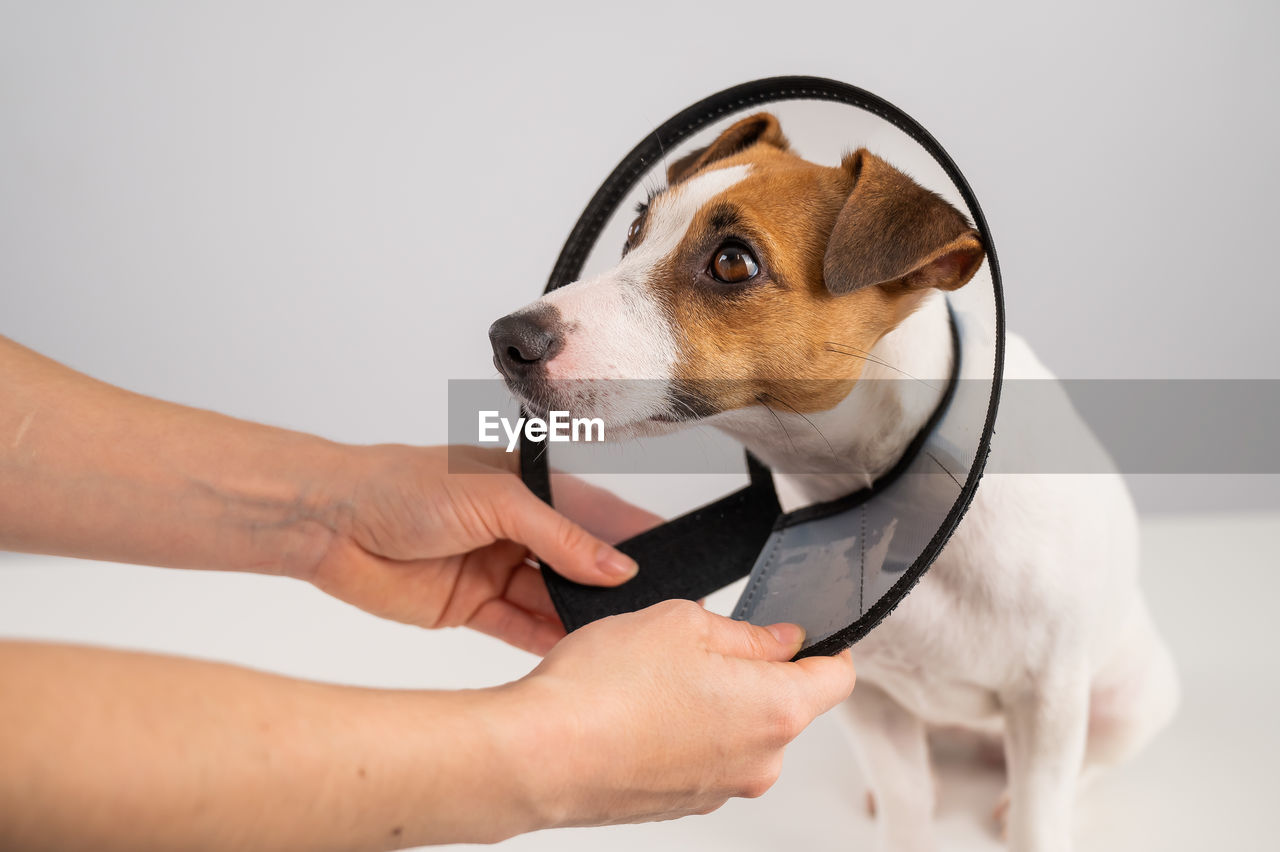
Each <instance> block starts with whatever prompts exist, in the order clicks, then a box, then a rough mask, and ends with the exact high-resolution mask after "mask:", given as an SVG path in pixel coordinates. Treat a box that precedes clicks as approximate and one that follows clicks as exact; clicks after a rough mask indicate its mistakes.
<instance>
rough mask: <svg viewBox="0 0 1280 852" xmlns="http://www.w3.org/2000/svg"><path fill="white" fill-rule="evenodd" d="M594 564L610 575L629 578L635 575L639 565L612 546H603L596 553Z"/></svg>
mask: <svg viewBox="0 0 1280 852" xmlns="http://www.w3.org/2000/svg"><path fill="white" fill-rule="evenodd" d="M596 565H598V566H600V570H601V571H602V572H603V573H605V574H608V575H609V576H610V577H617V578H619V579H626V580H629V579H631V578H632V577H634V576H635V575H636V571H638V570H639V568H640V566H638V565H636V561H635V560H634V559H632V558H631V557H630V556H626V555H625V554H622V553H619V552H618V551H616V550H614V549H613V548H612V547H608V546H604V547H601V548H600V551H599V553H597V554H596Z"/></svg>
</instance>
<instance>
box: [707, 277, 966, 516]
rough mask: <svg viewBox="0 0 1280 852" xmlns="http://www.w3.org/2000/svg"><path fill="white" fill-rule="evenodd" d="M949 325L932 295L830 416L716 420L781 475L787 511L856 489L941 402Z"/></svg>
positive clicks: (779, 413) (776, 414) (751, 413)
mask: <svg viewBox="0 0 1280 852" xmlns="http://www.w3.org/2000/svg"><path fill="white" fill-rule="evenodd" d="M949 322H950V320H949V318H948V312H947V305H946V300H945V298H944V297H943V295H942V294H941V293H939V292H936V291H934V292H931V293H930V294H929V296H928V297H926V299H925V300H924V301H923V302H922V303H921V305H920V306H919V307H918V308H917V309H916V310H915V311H914V312H913V313H912V314H911V315H910V316H908V317H907V318H906V319H905V320H903V321H902V322H901V323H900V324H899V325H898V327H897V328H895V329H893V330H892V331H890V332H889V333H888V334H886V335H885V336H884V337H882V338H881V339H880V341H879V342H878V343H877V344H876V345H875V346H874V347H872V349H871V352H870V353H869V357H868V358H867V359H866V364H865V366H864V368H863V371H862V375H861V377H860V378H859V379H858V382H857V384H855V385H854V387H853V390H851V391H850V392H849V394H848V395H847V396H846V397H845V398H844V399H843V400H842V401H841V402H840V403H839V404H838V405H836V407H835V408H832V409H830V410H828V411H822V412H817V413H814V414H806V415H801V414H798V413H795V412H790V411H787V410H786V409H783V408H779V407H778V406H772V407H771V408H772V410H767V409H765V408H764V407H763V406H756V407H753V408H749V409H740V410H737V411H733V412H726V413H725V414H722V415H718V416H717V417H715V418H713V419H712V422H713V423H714V424H715V425H716V426H717V427H719V428H720V429H723V430H724V431H725V432H726V433H728V434H729V435H731V436H732V437H733V438H735V439H736V440H738V441H739V442H740V443H742V444H743V445H744V446H746V447H747V449H749V450H750V451H751V452H752V453H754V454H755V455H756V457H757V458H759V459H760V460H761V461H763V462H764V463H765V464H767V465H769V467H770V468H772V469H773V470H774V471H775V472H776V473H778V474H779V476H778V489H779V490H778V493H779V497H780V498H781V499H782V501H783V508H785V509H788V510H790V509H793V508H796V507H798V506H802V505H807V504H809V503H815V502H820V501H825V500H832V499H835V498H836V497H839V496H841V495H843V494H848V493H850V492H852V491H856V490H857V489H859V488H862V487H865V486H867V485H869V484H871V483H872V482H873V481H874V480H875V479H876V478H877V477H879V476H880V475H881V474H883V473H885V472H886V471H888V470H889V469H890V468H892V467H893V465H894V464H895V463H896V462H897V461H898V459H899V458H901V457H902V454H903V453H904V452H905V451H906V449H907V446H908V445H909V444H910V443H911V440H912V439H913V438H914V437H915V436H916V434H917V433H919V431H920V429H921V428H923V426H924V424H925V423H926V422H927V421H928V419H929V416H930V415H931V414H932V413H933V411H934V410H935V409H936V408H937V406H938V404H939V403H940V402H941V400H942V396H943V394H944V393H945V391H946V387H947V381H948V379H949V377H950V375H951V365H952V357H953V356H952V343H951V330H950V327H949ZM850 357H862V356H861V355H860V354H857V353H855V354H853V355H851V356H850Z"/></svg>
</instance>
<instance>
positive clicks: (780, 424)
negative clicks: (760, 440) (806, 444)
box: [756, 394, 797, 453]
mask: <svg viewBox="0 0 1280 852" xmlns="http://www.w3.org/2000/svg"><path fill="white" fill-rule="evenodd" d="M756 402H758V403H760V404H761V405H763V406H764V410H765V411H767V412H769V413H770V414H772V415H773V419H774V420H776V421H777V423H778V428H779V429H781V430H782V434H783V435H785V436H786V437H787V443H788V444H790V445H791V452H793V453H794V452H797V450H796V442H795V441H793V440H792V439H791V433H790V432H788V431H787V426H786V424H785V423H783V422H782V418H781V417H779V416H778V412H776V411H774V410H773V409H772V408H771V407H770V406H769V403H767V402H765V401H764V397H763V396H761V395H760V394H756Z"/></svg>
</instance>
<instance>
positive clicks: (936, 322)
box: [490, 113, 1178, 852]
mask: <svg viewBox="0 0 1280 852" xmlns="http://www.w3.org/2000/svg"><path fill="white" fill-rule="evenodd" d="M667 180H668V185H667V187H666V188H665V189H663V190H661V191H659V192H656V193H655V194H653V195H651V197H650V199H649V200H648V201H647V202H645V203H644V204H642V205H641V206H640V208H639V210H638V215H637V217H636V219H635V221H634V222H633V223H632V224H631V227H630V229H629V230H628V233H627V237H626V245H625V246H624V248H623V254H622V257H621V260H620V261H619V263H618V264H617V265H616V266H614V267H613V268H612V269H610V270H609V271H607V272H605V273H603V274H601V275H598V276H596V277H594V278H591V279H589V280H582V281H578V282H576V283H573V284H570V285H568V286H566V287H563V288H561V289H558V290H555V291H553V292H551V293H549V294H547V295H546V296H544V297H542V298H541V299H539V300H538V301H536V302H534V303H533V304H532V305H530V306H528V307H526V308H524V309H522V310H519V311H517V312H515V313H512V314H509V315H508V316H505V317H503V318H502V319H500V320H498V321H497V322H495V323H494V324H493V326H492V327H491V328H490V339H491V342H492V345H493V350H494V360H495V364H496V365H497V367H498V369H499V371H500V372H501V373H502V375H503V377H504V378H505V380H506V382H507V384H508V386H509V387H510V388H511V390H512V391H513V392H514V393H515V394H516V395H518V396H519V397H520V398H521V399H522V400H523V401H525V403H526V404H528V405H530V406H533V407H535V408H564V409H566V410H574V411H575V412H576V411H578V410H580V409H581V408H583V407H584V406H585V407H588V408H590V410H591V413H592V414H593V415H595V416H599V417H602V418H604V421H605V424H606V427H607V429H608V434H610V436H611V438H617V437H619V436H623V437H626V436H630V435H636V436H640V435H655V434H665V433H668V432H671V431H673V430H676V429H680V428H684V427H686V426H688V425H690V424H691V423H700V424H703V423H705V424H710V425H713V426H716V427H718V428H720V429H722V430H724V431H725V432H727V433H728V434H729V435H731V436H732V437H733V438H735V439H736V440H737V441H739V442H741V443H742V444H744V445H745V446H746V447H747V448H748V449H749V450H750V451H751V452H752V453H754V454H755V455H756V456H757V457H759V458H760V459H761V460H763V461H764V462H765V463H766V464H768V465H769V466H770V467H771V468H773V469H774V470H775V471H800V472H798V473H777V474H776V480H777V487H778V491H779V494H780V496H781V498H782V500H783V504H784V507H787V508H790V507H793V506H797V505H803V504H805V503H812V502H817V501H823V500H830V499H834V498H836V497H838V496H840V495H842V494H845V493H849V492H851V491H854V490H856V489H857V488H859V487H861V486H863V485H865V484H866V482H867V481H868V480H874V479H875V478H876V477H877V476H878V475H880V474H882V473H884V472H885V471H888V470H889V469H890V468H891V467H892V466H893V465H894V463H895V462H896V461H897V460H898V459H899V458H900V457H901V456H902V454H903V452H904V450H905V448H906V447H907V446H908V444H909V443H910V442H911V440H912V438H913V437H914V436H915V435H916V434H917V432H918V431H919V430H920V429H921V427H922V425H923V424H924V423H925V422H926V421H927V419H928V418H929V416H930V414H931V412H932V411H933V410H934V408H935V407H936V406H937V404H938V403H939V401H940V399H941V394H942V393H943V389H944V388H945V386H946V383H947V379H948V378H949V376H950V375H951V370H952V357H953V356H952V348H951V337H950V329H949V325H948V323H949V319H948V311H947V305H946V303H945V293H946V292H947V291H952V290H956V289H958V288H960V287H962V286H964V285H965V284H966V283H967V282H968V281H969V280H970V279H971V278H972V277H973V276H974V274H975V273H976V272H977V271H978V270H979V268H980V267H981V265H982V263H983V261H984V259H985V252H984V248H983V245H982V243H981V241H980V239H979V236H978V234H977V233H976V232H975V231H974V229H973V228H972V227H971V226H970V224H969V222H968V221H967V219H966V217H965V216H964V215H963V214H962V213H961V212H960V211H959V210H957V209H956V208H954V207H953V206H952V205H950V204H948V203H947V202H946V201H945V200H944V199H943V198H941V197H940V196H938V195H936V194H935V193H933V192H930V191H929V190H927V189H925V188H923V187H921V186H920V185H919V184H917V183H916V182H915V181H914V180H912V179H911V178H910V177H908V176H907V175H906V174H904V173H903V172H901V171H899V170H898V169H896V168H895V167H894V166H892V165H890V164H889V163H888V162H886V161H885V160H884V159H882V158H880V157H878V156H876V155H875V154H873V153H871V152H870V151H868V150H866V149H865V148H860V149H858V150H856V151H854V152H853V153H851V154H849V155H847V156H845V157H844V158H843V159H842V161H841V162H840V164H839V165H838V166H834V167H828V166H822V165H817V164H814V163H812V162H809V161H806V160H804V159H802V158H801V157H800V156H799V155H798V154H796V153H795V152H794V151H793V150H792V149H791V147H790V144H789V142H788V140H787V138H786V136H785V135H784V134H783V132H782V128H781V126H780V124H779V122H778V120H777V119H776V117H775V116H773V115H772V114H770V113H759V114H756V115H752V116H750V117H747V118H744V119H742V120H740V121H738V122H736V123H735V124H733V125H732V126H730V127H729V128H728V129H726V130H725V131H724V132H723V133H721V134H720V135H719V136H718V137H717V138H716V139H715V140H714V141H713V142H712V143H711V144H710V145H708V146H707V147H705V148H702V149H699V150H696V151H694V152H692V153H690V154H688V155H686V156H683V157H681V158H680V159H678V160H676V161H674V162H672V163H671V164H670V165H669V167H668V169H667ZM982 345H983V346H985V347H986V348H987V350H988V351H991V347H992V346H993V345H994V341H993V339H990V334H989V333H988V339H986V340H985V341H983V343H982ZM858 353H863V354H864V355H865V357H859V356H858ZM987 363H990V361H987ZM902 375H907V376H911V377H913V378H917V379H920V380H922V384H923V386H925V387H933V388H935V390H936V395H933V396H930V395H929V394H927V393H924V394H922V393H921V392H920V391H919V388H920V387H921V386H922V384H917V383H915V382H903V381H879V379H897V378H900V377H901V376H902ZM1006 377H1008V378H1025V379H1037V378H1043V379H1051V378H1052V375H1051V374H1050V372H1049V371H1048V370H1047V369H1046V368H1045V367H1044V366H1043V365H1042V364H1041V363H1040V362H1039V361H1038V360H1037V359H1036V357H1035V355H1034V354H1033V352H1032V351H1031V349H1030V347H1029V346H1027V344H1026V343H1025V342H1024V341H1023V340H1022V339H1020V338H1018V337H1017V336H1015V335H1009V336H1008V338H1007V347H1006ZM620 379H621V380H643V381H642V382H640V383H636V382H628V381H611V380H620ZM584 384H589V385H590V386H591V391H590V392H589V393H587V392H585V391H579V390H575V389H576V388H580V387H582V386H584ZM638 386H642V387H644V388H649V389H650V390H649V391H647V392H636V388H637V387H638ZM907 386H909V387H911V388H912V389H913V390H914V392H913V393H911V394H906V393H905V392H904V388H905V387H907ZM779 427H782V429H784V430H786V431H787V438H786V439H785V440H784V439H783V438H782V434H783V433H782V432H781V431H780V429H779ZM788 427H790V428H788ZM999 451H1000V445H999V442H997V443H996V445H995V447H994V450H993V453H994V454H998V453H999ZM994 457H995V456H994V455H993V458H994ZM837 460H838V462H839V463H838V464H837V463H835V462H836V461H837ZM642 570H643V569H642ZM853 656H854V661H855V665H856V667H857V670H858V675H859V677H858V686H857V688H856V689H855V690H854V694H853V695H852V697H851V698H850V699H849V700H848V701H847V702H846V703H845V704H844V705H843V706H842V711H843V713H844V715H845V716H846V718H847V721H848V723H849V726H848V727H849V730H850V736H851V739H852V741H853V745H854V750H855V751H856V752H857V754H858V756H859V758H860V762H861V763H862V766H863V768H864V771H865V774H866V776H867V778H868V782H869V785H870V788H871V789H870V796H871V797H873V798H871V799H870V801H872V802H874V806H875V807H874V811H875V818H876V821H877V836H878V842H879V845H880V847H881V848H882V849H885V850H895V852H898V850H926V849H933V848H935V837H934V830H933V825H932V822H933V821H932V811H933V808H934V802H935V793H934V779H933V773H932V770H931V766H930V753H929V747H928V734H929V732H930V731H931V730H933V729H935V728H944V727H945V728H954V727H959V728H964V729H969V730H973V731H977V732H979V733H980V734H981V735H983V736H990V737H999V738H1001V739H1002V741H1003V747H1004V757H1005V763H1006V767H1007V773H1008V790H1007V793H1006V797H1007V798H1006V802H1007V810H1006V812H1005V816H1004V820H1005V831H1006V837H1007V840H1008V842H1009V845H1010V846H1011V848H1013V849H1017V850H1022V851H1023V852H1043V851H1044V850H1067V849H1070V848H1071V839H1070V836H1071V826H1070V823H1071V816H1072V810H1073V801H1074V798H1075V795H1076V791H1077V788H1078V786H1079V784H1080V781H1081V779H1082V778H1086V777H1088V776H1090V775H1092V774H1093V773H1094V772H1095V770H1097V769H1099V768H1101V767H1105V766H1110V765H1114V764H1116V763H1118V762H1120V761H1123V760H1124V759H1126V758H1127V757H1129V756H1130V755H1132V754H1134V753H1135V752H1136V751H1137V750H1139V749H1140V748H1141V747H1142V746H1143V745H1144V744H1145V743H1147V742H1148V741H1149V740H1150V739H1151V738H1152V737H1153V736H1154V735H1155V734H1156V733H1157V732H1158V731H1159V730H1160V729H1161V728H1162V727H1163V726H1164V725H1165V724H1166V723H1167V722H1168V721H1169V719H1170V717H1171V716H1172V714H1173V712H1174V710H1175V707H1176V704H1177V701H1178V682H1177V677H1176V673H1175V669H1174V666H1173V663H1172V660H1171V657H1170V655H1169V653H1168V651H1167V649H1166V647H1165V644H1164V642H1163V641H1162V639H1161V637H1160V636H1159V634H1158V632H1157V631H1156V628H1155V626H1154V624H1153V622H1152V620H1151V618H1150V616H1149V614H1148V611H1147V607H1146V605H1145V602H1144V599H1143V597H1142V594H1141V591H1140V588H1139V584H1138V541H1137V521H1136V514H1135V511H1134V508H1133V505H1132V502H1131V500H1130V498H1129V495H1128V492H1127V491H1126V489H1125V486H1124V484H1123V482H1122V480H1121V478H1120V477H1119V476H1118V475H1116V474H1088V475H1074V474H1072V475H1068V474H1003V475H1002V474H988V475H987V476H986V477H984V479H983V481H982V485H981V487H980V488H979V489H978V491H977V493H976V496H975V497H974V500H973V503H972V506H971V507H970V509H969V510H968V513H967V514H966V515H965V516H964V518H963V520H962V521H961V523H960V524H959V526H958V527H957V529H956V530H955V532H954V534H953V535H952V537H951V539H950V541H949V543H948V544H947V546H946V547H945V548H944V550H943V551H942V553H941V555H940V556H939V557H938V559H937V561H936V562H935V564H934V565H933V567H932V568H931V569H930V570H929V571H928V573H927V574H926V575H925V576H924V578H923V579H922V580H921V582H920V583H919V585H918V586H917V587H916V588H915V590H913V592H912V593H911V594H910V595H908V596H907V597H906V599H905V600H904V601H903V602H902V603H901V604H900V605H899V606H898V607H897V608H896V609H895V610H894V611H893V613H892V614H891V615H889V616H888V617H887V618H886V619H885V620H884V622H883V623H882V624H881V625H880V626H878V627H877V628H876V629H875V630H873V631H872V632H871V633H870V634H869V635H868V636H867V637H866V638H864V639H863V640H861V641H860V642H859V643H857V644H856V645H855V646H854V648H853Z"/></svg>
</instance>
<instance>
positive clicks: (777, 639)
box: [707, 613, 804, 662]
mask: <svg viewBox="0 0 1280 852" xmlns="http://www.w3.org/2000/svg"><path fill="white" fill-rule="evenodd" d="M707 615H708V617H709V618H710V619H711V628H710V630H709V631H708V634H707V647H708V649H709V650H711V651H715V652H716V653H719V654H724V655H725V656H729V657H742V658H744V659H748V660H767V661H770V662H781V661H783V660H789V659H791V658H792V657H794V656H795V655H796V652H797V651H799V650H800V645H801V643H803V642H804V629H803V628H801V627H800V626H799V625H796V624H786V623H783V624H771V625H769V626H768V627H759V626H757V625H755V624H751V623H749V622H746V621H734V620H733V619H731V618H725V617H724V616H720V615H714V614H711V613H707Z"/></svg>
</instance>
